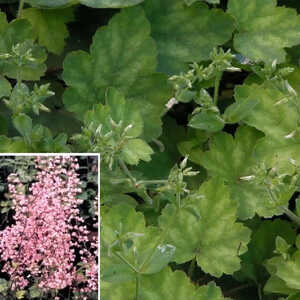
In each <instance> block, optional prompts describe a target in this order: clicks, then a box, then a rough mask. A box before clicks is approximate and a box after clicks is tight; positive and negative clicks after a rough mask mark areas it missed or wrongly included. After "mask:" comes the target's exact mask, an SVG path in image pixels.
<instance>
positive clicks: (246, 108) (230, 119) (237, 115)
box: [223, 98, 259, 124]
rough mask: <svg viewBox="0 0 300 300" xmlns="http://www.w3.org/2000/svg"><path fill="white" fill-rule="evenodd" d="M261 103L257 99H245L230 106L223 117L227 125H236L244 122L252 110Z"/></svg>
mask: <svg viewBox="0 0 300 300" xmlns="http://www.w3.org/2000/svg"><path fill="white" fill-rule="evenodd" d="M258 103H259V100H257V99H252V98H251V99H249V98H246V99H243V100H242V101H239V102H235V103H233V104H231V105H229V106H228V107H227V108H226V110H225V112H224V115H223V118H224V120H225V122H226V123H229V124H234V123H238V122H240V121H241V120H243V119H244V118H245V117H247V115H248V114H249V113H250V112H251V110H252V109H253V108H254V107H255V106H256V105H257V104H258Z"/></svg>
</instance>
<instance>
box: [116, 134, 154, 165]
mask: <svg viewBox="0 0 300 300" xmlns="http://www.w3.org/2000/svg"><path fill="white" fill-rule="evenodd" d="M151 154H153V150H152V148H151V147H150V146H149V145H148V144H147V143H146V142H144V141H143V140H141V139H132V140H129V141H128V142H127V143H126V144H125V145H124V147H123V149H122V154H121V157H122V158H123V159H124V161H125V162H126V163H128V164H131V165H137V164H138V163H139V161H140V160H143V161H150V160H151Z"/></svg>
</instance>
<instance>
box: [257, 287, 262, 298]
mask: <svg viewBox="0 0 300 300" xmlns="http://www.w3.org/2000/svg"><path fill="white" fill-rule="evenodd" d="M257 292H258V298H259V300H262V299H263V298H262V294H261V285H260V284H259V285H258V287H257Z"/></svg>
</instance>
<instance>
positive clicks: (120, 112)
mask: <svg viewBox="0 0 300 300" xmlns="http://www.w3.org/2000/svg"><path fill="white" fill-rule="evenodd" d="M105 99H106V104H107V105H108V107H109V111H110V117H111V119H112V120H113V121H114V122H115V123H119V122H120V121H121V122H122V128H124V129H125V128H126V127H127V126H129V125H131V126H132V128H131V129H129V130H128V131H127V134H128V135H129V136H131V137H138V136H140V135H141V134H142V131H143V119H142V117H141V114H140V112H139V110H138V108H136V105H135V103H133V104H131V105H128V102H126V100H125V98H124V95H123V94H122V93H120V92H119V91H118V90H116V89H115V88H109V89H108V90H107V92H106V97H105ZM97 121H98V122H100V123H102V122H103V121H104V120H101V119H98V120H97ZM106 121H107V120H106ZM104 122H105V121H104Z"/></svg>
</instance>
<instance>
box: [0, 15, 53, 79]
mask: <svg viewBox="0 0 300 300" xmlns="http://www.w3.org/2000/svg"><path fill="white" fill-rule="evenodd" d="M0 24H1V26H0V53H1V54H2V55H4V56H7V57H5V58H1V59H0V68H1V72H2V74H4V75H6V76H7V77H10V78H14V79H19V80H39V79H40V77H41V76H42V75H43V74H44V72H45V70H46V65H45V64H44V62H45V60H46V58H47V55H46V53H45V51H44V49H43V48H41V47H40V46H39V45H37V44H34V43H33V40H34V33H33V29H32V26H31V24H30V23H29V22H28V21H27V20H20V19H18V20H14V21H12V22H10V23H9V24H8V22H7V20H6V16H5V14H4V13H2V12H0Z"/></svg>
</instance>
